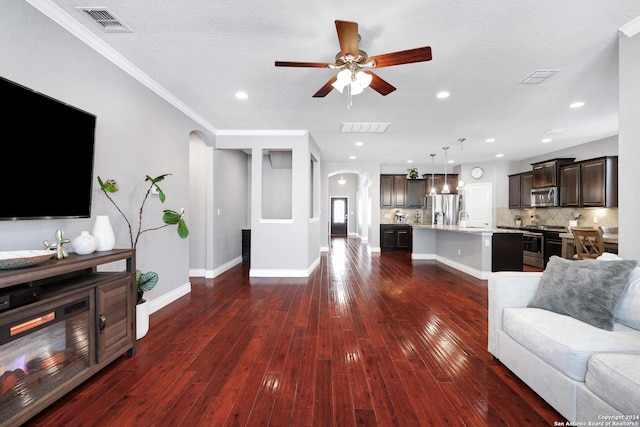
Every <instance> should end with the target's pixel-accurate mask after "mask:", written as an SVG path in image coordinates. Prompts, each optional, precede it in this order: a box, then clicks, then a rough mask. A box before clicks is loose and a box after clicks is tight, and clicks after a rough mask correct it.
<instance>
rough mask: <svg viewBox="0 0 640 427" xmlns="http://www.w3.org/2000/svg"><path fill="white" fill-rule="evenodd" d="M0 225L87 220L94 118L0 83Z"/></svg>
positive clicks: (2, 79)
mask: <svg viewBox="0 0 640 427" xmlns="http://www.w3.org/2000/svg"><path fill="white" fill-rule="evenodd" d="M0 99H2V104H3V105H4V109H3V110H4V111H3V112H2V113H0V135H1V137H2V141H1V144H2V145H1V148H0V150H1V151H0V153H2V155H1V158H2V165H0V220H17V219H55V218H88V217H90V216H91V195H92V188H93V152H94V136H95V126H96V116H95V115H93V114H90V113H87V112H86V111H82V110H80V109H78V108H75V107H73V106H71V105H68V104H65V103H63V102H60V101H57V100H55V99H53V98H51V97H49V96H46V95H43V94H41V93H38V92H36V91H34V90H31V89H29V88H26V87H24V86H21V85H19V84H17V83H14V82H11V81H9V80H7V79H5V78H3V77H0Z"/></svg>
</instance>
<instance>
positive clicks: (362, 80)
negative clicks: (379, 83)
mask: <svg viewBox="0 0 640 427" xmlns="http://www.w3.org/2000/svg"><path fill="white" fill-rule="evenodd" d="M371 80H373V76H372V75H371V74H369V73H365V72H364V71H358V72H357V73H356V81H357V82H358V84H359V85H360V86H361V87H362V88H365V87H369V85H370V84H371Z"/></svg>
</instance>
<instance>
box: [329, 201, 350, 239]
mask: <svg viewBox="0 0 640 427" xmlns="http://www.w3.org/2000/svg"><path fill="white" fill-rule="evenodd" d="M348 218H349V210H348V206H347V198H346V197H332V198H331V235H332V236H333V235H338V236H346V235H347V230H348Z"/></svg>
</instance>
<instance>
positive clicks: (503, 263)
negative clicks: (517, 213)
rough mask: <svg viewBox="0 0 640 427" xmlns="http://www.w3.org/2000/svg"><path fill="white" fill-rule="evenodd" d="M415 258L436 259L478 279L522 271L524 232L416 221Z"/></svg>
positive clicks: (413, 254) (414, 228)
mask: <svg viewBox="0 0 640 427" xmlns="http://www.w3.org/2000/svg"><path fill="white" fill-rule="evenodd" d="M412 227H413V251H412V253H411V259H415V260H436V261H439V262H441V263H443V264H446V265H448V266H450V267H453V268H455V269H456V270H459V271H462V272H463V273H466V274H469V275H471V276H473V277H476V278H478V279H488V278H489V274H490V273H491V272H493V271H522V231H520V230H510V229H502V228H473V227H459V226H457V225H430V224H429V225H427V224H412Z"/></svg>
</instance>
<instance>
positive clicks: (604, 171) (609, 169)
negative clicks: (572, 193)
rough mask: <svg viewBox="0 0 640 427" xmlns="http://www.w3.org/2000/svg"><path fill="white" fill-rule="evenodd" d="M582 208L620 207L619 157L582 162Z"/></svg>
mask: <svg viewBox="0 0 640 427" xmlns="http://www.w3.org/2000/svg"><path fill="white" fill-rule="evenodd" d="M580 191H581V195H582V206H585V207H616V206H618V157H617V156H609V157H601V158H596V159H591V160H585V161H583V162H580Z"/></svg>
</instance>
